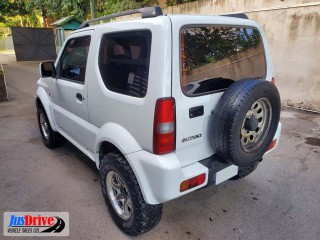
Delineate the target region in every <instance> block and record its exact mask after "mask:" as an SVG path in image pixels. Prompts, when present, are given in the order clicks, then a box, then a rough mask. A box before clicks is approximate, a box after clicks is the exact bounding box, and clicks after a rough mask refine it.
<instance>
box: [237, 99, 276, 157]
mask: <svg viewBox="0 0 320 240" xmlns="http://www.w3.org/2000/svg"><path fill="white" fill-rule="evenodd" d="M271 119H272V107H271V104H270V102H269V100H268V99H266V98H260V99H258V100H257V101H255V102H254V103H253V104H252V105H251V108H250V109H249V111H248V112H247V113H246V115H245V118H244V120H243V123H242V127H241V132H240V142H241V147H242V149H243V150H244V151H245V152H249V153H251V152H254V151H255V150H257V149H258V148H259V147H260V146H261V144H262V143H263V142H264V140H265V138H266V136H267V134H266V133H267V132H268V131H269V128H270V123H271Z"/></svg>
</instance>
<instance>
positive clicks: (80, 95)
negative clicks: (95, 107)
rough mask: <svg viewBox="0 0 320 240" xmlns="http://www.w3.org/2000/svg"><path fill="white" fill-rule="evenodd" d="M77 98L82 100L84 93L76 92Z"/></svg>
mask: <svg viewBox="0 0 320 240" xmlns="http://www.w3.org/2000/svg"><path fill="white" fill-rule="evenodd" d="M76 98H77V99H78V100H79V101H81V102H82V100H83V98H82V94H81V93H77V94H76Z"/></svg>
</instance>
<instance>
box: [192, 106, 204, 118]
mask: <svg viewBox="0 0 320 240" xmlns="http://www.w3.org/2000/svg"><path fill="white" fill-rule="evenodd" d="M203 112H204V110H203V106H197V107H193V108H190V109H189V118H195V117H200V116H202V115H203Z"/></svg>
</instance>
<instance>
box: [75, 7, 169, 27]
mask: <svg viewBox="0 0 320 240" xmlns="http://www.w3.org/2000/svg"><path fill="white" fill-rule="evenodd" d="M136 13H141V14H142V18H152V17H157V16H161V15H163V13H162V9H161V8H160V7H159V6H155V7H145V8H140V9H134V10H128V11H124V12H119V13H114V14H110V15H107V16H103V17H99V18H94V19H90V20H87V21H84V22H82V24H81V25H80V27H79V29H81V28H85V27H89V23H93V22H98V21H102V20H106V19H110V18H115V17H121V16H127V15H131V14H136Z"/></svg>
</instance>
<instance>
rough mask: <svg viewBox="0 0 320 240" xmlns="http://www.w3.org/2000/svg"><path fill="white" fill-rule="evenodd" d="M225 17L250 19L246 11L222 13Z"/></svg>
mask: <svg viewBox="0 0 320 240" xmlns="http://www.w3.org/2000/svg"><path fill="white" fill-rule="evenodd" d="M221 16H223V17H234V18H243V19H249V18H248V16H247V15H246V14H244V13H230V14H223V15H221Z"/></svg>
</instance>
